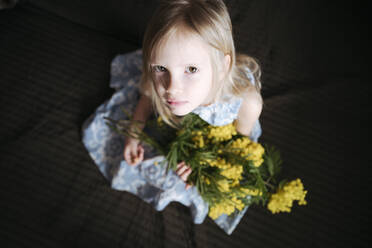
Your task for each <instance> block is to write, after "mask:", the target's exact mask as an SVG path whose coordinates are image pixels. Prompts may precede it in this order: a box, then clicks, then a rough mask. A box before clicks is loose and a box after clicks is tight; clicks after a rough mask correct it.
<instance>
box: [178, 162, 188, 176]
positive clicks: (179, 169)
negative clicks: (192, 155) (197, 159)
mask: <svg viewBox="0 0 372 248" xmlns="http://www.w3.org/2000/svg"><path fill="white" fill-rule="evenodd" d="M185 170H187V166H186V165H181V166H180V167H179V168H178V169H177V170H176V173H177V175H178V176H181V175H182V173H184V172H185Z"/></svg>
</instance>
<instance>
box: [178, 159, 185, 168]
mask: <svg viewBox="0 0 372 248" xmlns="http://www.w3.org/2000/svg"><path fill="white" fill-rule="evenodd" d="M183 165H185V161H182V162H180V163H178V164H177V169H178V168H180V167H181V166H183Z"/></svg>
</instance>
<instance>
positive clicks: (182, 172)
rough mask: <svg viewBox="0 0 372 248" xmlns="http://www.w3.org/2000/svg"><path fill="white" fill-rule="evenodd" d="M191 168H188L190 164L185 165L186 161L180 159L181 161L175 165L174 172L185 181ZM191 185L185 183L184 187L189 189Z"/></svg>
mask: <svg viewBox="0 0 372 248" xmlns="http://www.w3.org/2000/svg"><path fill="white" fill-rule="evenodd" d="M191 172H192V170H191V168H190V166H188V165H186V163H185V162H184V161H182V162H181V163H179V164H178V165H177V170H176V174H177V175H178V176H179V177H180V178H181V179H182V180H183V181H184V182H185V183H186V181H187V178H188V177H189V175H190V174H191ZM190 187H191V185H190V184H188V183H187V184H186V189H189V188H190Z"/></svg>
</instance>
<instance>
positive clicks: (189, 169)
mask: <svg viewBox="0 0 372 248" xmlns="http://www.w3.org/2000/svg"><path fill="white" fill-rule="evenodd" d="M190 173H191V168H190V167H189V168H187V169H186V170H185V171H184V172H183V173H182V175H181V176H180V177H181V179H182V180H183V181H185V182H186V180H187V178H188V177H189V175H190Z"/></svg>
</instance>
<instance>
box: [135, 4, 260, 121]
mask: <svg viewBox="0 0 372 248" xmlns="http://www.w3.org/2000/svg"><path fill="white" fill-rule="evenodd" d="M180 30H182V31H188V32H192V33H193V34H197V35H199V36H200V37H201V38H202V39H203V40H204V41H205V42H206V43H207V44H209V45H210V46H211V51H212V52H211V54H210V57H211V61H212V68H213V69H212V73H213V75H212V80H213V82H212V83H213V87H212V90H213V92H211V94H212V95H213V96H214V97H213V98H214V99H213V101H214V102H216V101H219V100H220V99H221V96H223V95H225V94H227V93H230V94H233V95H236V96H239V95H241V94H242V93H243V92H244V91H245V90H247V89H248V90H249V89H253V90H255V91H257V92H258V93H260V91H261V82H260V74H261V71H260V66H259V65H258V63H257V61H256V60H255V59H254V58H252V57H250V56H247V55H244V54H236V53H235V46H234V41H233V35H232V25H231V20H230V16H229V13H228V11H227V8H226V5H225V4H224V2H223V1H222V0H166V1H162V2H161V3H160V5H159V7H158V9H157V10H156V11H155V13H154V15H153V17H152V18H151V20H150V21H149V25H148V26H147V28H146V31H145V35H144V40H143V47H142V55H143V68H142V69H143V73H142V78H141V91H142V93H145V92H146V91H147V92H149V91H150V92H151V93H150V94H151V98H152V101H153V105H154V107H155V108H156V110H157V112H158V113H159V114H160V116H161V117H162V119H163V120H164V121H165V122H167V123H168V124H170V125H171V126H174V127H176V126H177V125H178V123H179V121H180V120H181V119H182V118H180V117H177V116H175V115H173V114H172V113H171V111H170V109H169V108H168V107H167V106H166V105H164V103H163V100H162V96H160V95H159V93H158V92H157V90H156V87H155V80H154V77H153V74H152V69H151V66H150V61H152V60H153V58H154V57H155V56H156V51H157V50H158V49H159V47H160V46H161V45H162V44H163V43H164V41H166V40H167V38H168V37H170V36H171V35H172V34H173V33H174V32H177V31H180ZM226 55H229V56H230V64H229V67H228V70H227V71H226V73H225V75H224V78H223V79H222V80H221V79H218V78H217V77H216V76H217V75H218V72H220V71H221V70H223V64H224V63H223V62H224V61H225V59H224V58H225V56H226ZM249 75H253V76H254V79H253V80H254V82H255V84H252V81H253V80H252V78H251V77H250V76H249ZM148 87H150V89H149V88H148ZM146 95H149V94H148V93H147V94H146ZM261 101H262V98H261Z"/></svg>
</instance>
